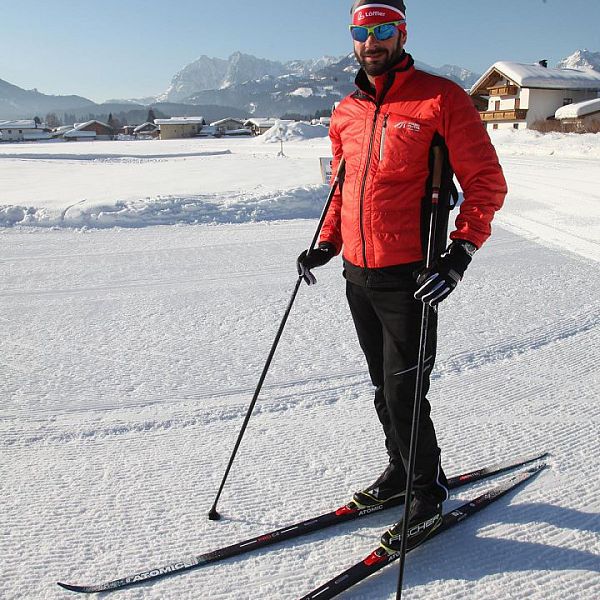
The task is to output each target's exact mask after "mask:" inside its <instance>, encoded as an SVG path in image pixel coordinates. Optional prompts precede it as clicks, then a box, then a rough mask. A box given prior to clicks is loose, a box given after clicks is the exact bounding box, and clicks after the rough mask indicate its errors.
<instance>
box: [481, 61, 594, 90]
mask: <svg viewBox="0 0 600 600" xmlns="http://www.w3.org/2000/svg"><path fill="white" fill-rule="evenodd" d="M494 71H497V72H499V73H501V74H502V75H504V76H505V77H506V78H507V79H509V80H510V81H512V82H513V83H514V84H516V85H518V86H519V87H522V88H542V89H552V90H576V89H589V90H600V73H598V72H597V71H594V70H592V69H587V70H585V71H583V70H579V69H552V68H548V67H543V66H542V65H539V64H535V65H527V64H522V63H516V62H509V61H499V62H496V63H494V64H493V65H492V66H491V67H490V68H489V69H488V70H487V71H486V72H485V73H484V74H483V75H482V76H481V77H480V78H479V79H478V80H477V81H476V82H475V84H474V85H473V87H471V93H472V94H473V93H474V92H475V91H477V89H478V88H479V87H481V85H482V83H484V82H485V81H486V80H487V79H488V78H489V77H490V75H492V74H493V72H494Z"/></svg>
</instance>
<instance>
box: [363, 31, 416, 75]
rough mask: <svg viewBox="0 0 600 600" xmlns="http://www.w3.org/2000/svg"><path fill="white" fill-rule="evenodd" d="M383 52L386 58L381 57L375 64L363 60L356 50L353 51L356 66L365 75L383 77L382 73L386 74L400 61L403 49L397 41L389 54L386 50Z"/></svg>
mask: <svg viewBox="0 0 600 600" xmlns="http://www.w3.org/2000/svg"><path fill="white" fill-rule="evenodd" d="M384 52H386V53H387V56H386V57H385V58H383V57H382V59H379V60H378V61H377V62H376V63H373V62H368V61H366V60H364V59H363V58H361V57H360V56H359V54H358V52H356V50H355V51H354V56H356V60H357V61H358V64H359V65H360V66H361V67H362V68H363V69H364V70H365V71H366V73H367V75H371V76H372V77H377V75H383V74H384V73H387V72H388V71H389V70H390V69H391V68H392V67H394V66H396V65H397V64H398V63H399V62H400V60H402V56H403V55H404V48H403V47H402V44H401V43H400V41H399V40H398V43H397V44H396V47H395V48H394V50H392V51H391V53H389V51H388V50H384ZM363 55H364V53H363ZM367 56H368V54H367Z"/></svg>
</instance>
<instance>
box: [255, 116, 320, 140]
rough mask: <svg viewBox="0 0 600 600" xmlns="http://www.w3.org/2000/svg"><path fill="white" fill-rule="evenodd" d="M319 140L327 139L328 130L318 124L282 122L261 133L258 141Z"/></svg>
mask: <svg viewBox="0 0 600 600" xmlns="http://www.w3.org/2000/svg"><path fill="white" fill-rule="evenodd" d="M319 138H327V139H329V128H328V127H327V126H326V125H322V124H320V123H318V124H316V125H311V124H310V123H302V122H295V121H292V122H287V123H286V122H283V121H280V122H278V123H275V125H273V127H271V129H269V130H268V131H266V132H265V133H263V134H262V135H261V136H260V137H259V139H260V140H261V141H263V142H265V143H273V142H279V141H281V140H283V141H284V142H290V141H300V140H312V139H319Z"/></svg>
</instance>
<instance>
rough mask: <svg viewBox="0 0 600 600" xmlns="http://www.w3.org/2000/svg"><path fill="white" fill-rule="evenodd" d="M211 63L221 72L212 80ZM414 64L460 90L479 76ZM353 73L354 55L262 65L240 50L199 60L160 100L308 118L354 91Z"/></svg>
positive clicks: (448, 67) (458, 69) (355, 68)
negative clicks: (233, 107)
mask: <svg viewBox="0 0 600 600" xmlns="http://www.w3.org/2000/svg"><path fill="white" fill-rule="evenodd" d="M223 63H225V64H223ZM215 65H217V66H218V69H220V72H218V73H217V75H216V76H213V75H214V73H215V70H216V69H215ZM416 65H417V67H418V68H420V69H423V70H425V71H429V72H431V73H435V74H438V75H442V76H444V77H448V78H450V79H452V80H454V81H456V82H457V83H459V84H460V85H462V86H463V87H470V85H472V83H473V82H474V81H476V80H477V78H478V77H479V76H478V75H477V74H475V73H473V72H472V71H469V70H468V69H464V68H462V67H457V66H454V65H444V66H443V67H440V68H435V67H431V66H430V65H427V64H425V63H422V62H417V63H416ZM207 66H208V68H207ZM357 71H358V65H357V63H356V59H355V58H354V54H353V53H350V54H347V55H346V56H343V57H332V56H325V57H322V58H319V59H315V60H295V61H289V62H287V63H280V62H273V61H267V60H264V59H259V58H256V57H254V56H249V55H245V54H241V53H239V52H237V53H235V54H233V55H232V56H230V57H229V59H228V60H227V61H222V60H220V59H211V58H208V57H201V58H200V59H198V61H194V62H193V63H191V64H190V65H188V66H186V67H185V68H184V69H182V70H181V71H180V72H179V73H177V74H176V75H175V77H174V78H173V81H172V83H171V86H170V87H169V89H168V90H167V91H166V92H165V93H164V94H163V95H161V96H159V99H160V100H165V99H170V100H172V101H174V100H175V99H177V101H184V102H186V103H188V104H216V105H227V106H236V107H239V108H242V109H244V110H246V111H247V112H248V113H249V114H262V115H265V114H269V115H274V116H281V115H282V114H285V113H299V114H312V113H314V112H316V111H317V110H322V109H326V108H329V107H331V105H332V104H333V103H334V102H336V101H338V100H340V99H341V98H342V97H343V96H345V95H346V94H348V93H349V92H350V91H351V90H352V89H353V87H354V77H355V75H356V72H357ZM207 73H208V75H207ZM190 90H193V92H190Z"/></svg>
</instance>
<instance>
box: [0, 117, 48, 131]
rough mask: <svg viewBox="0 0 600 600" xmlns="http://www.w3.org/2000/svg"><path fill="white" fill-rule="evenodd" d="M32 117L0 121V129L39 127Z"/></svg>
mask: <svg viewBox="0 0 600 600" xmlns="http://www.w3.org/2000/svg"><path fill="white" fill-rule="evenodd" d="M39 128H40V126H39V125H38V126H37V127H36V126H35V121H34V120H33V119H17V120H14V121H0V129H39Z"/></svg>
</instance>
